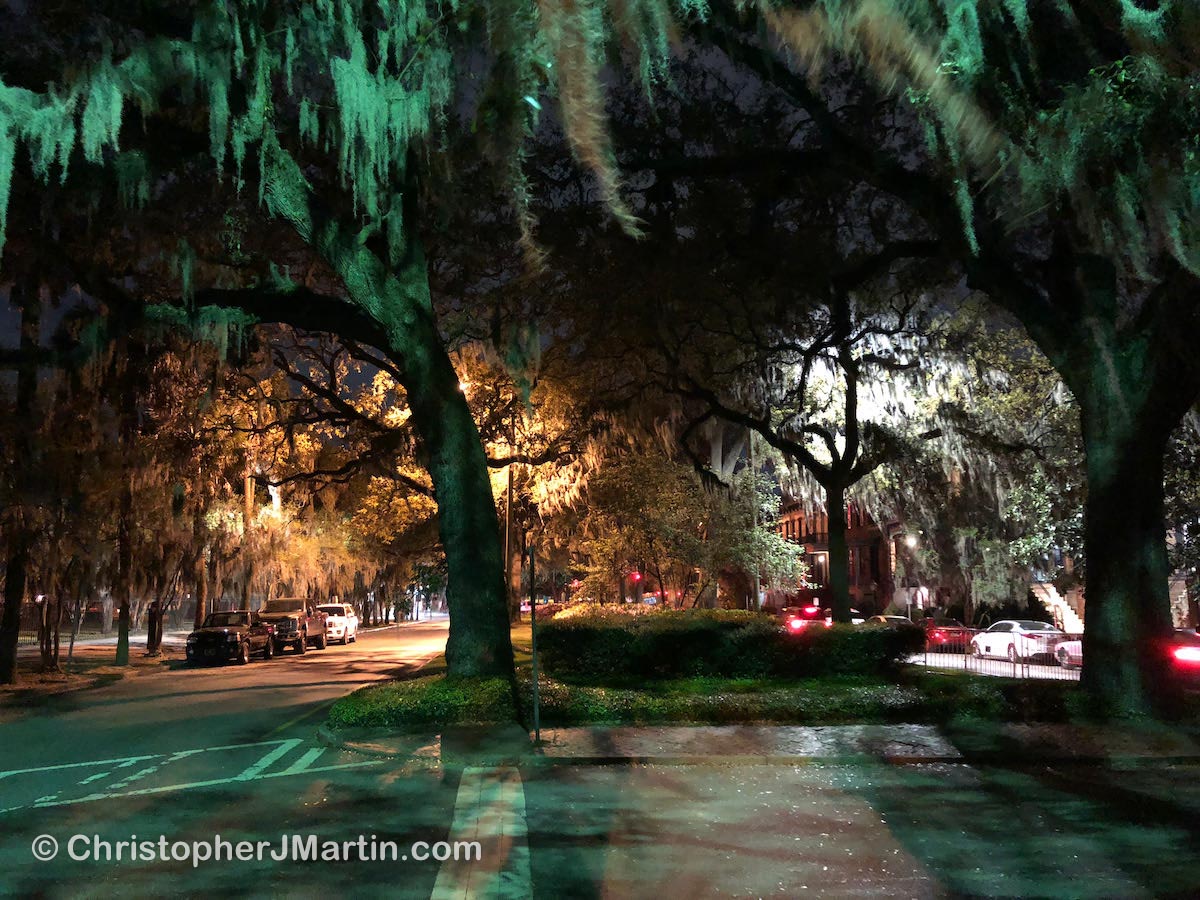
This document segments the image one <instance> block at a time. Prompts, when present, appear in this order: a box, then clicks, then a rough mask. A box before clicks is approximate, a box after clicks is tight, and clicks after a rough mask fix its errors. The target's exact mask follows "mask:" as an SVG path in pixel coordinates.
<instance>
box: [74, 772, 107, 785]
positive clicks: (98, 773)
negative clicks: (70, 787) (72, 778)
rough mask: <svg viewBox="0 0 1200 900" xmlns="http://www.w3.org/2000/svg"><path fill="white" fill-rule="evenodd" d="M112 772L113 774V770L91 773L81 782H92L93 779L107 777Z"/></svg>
mask: <svg viewBox="0 0 1200 900" xmlns="http://www.w3.org/2000/svg"><path fill="white" fill-rule="evenodd" d="M111 774H112V772H97V773H96V774H95V775H89V776H88V777H87V778H85V779H83V781H81V782H79V783H80V784H91V783H92V782H93V781H99V780H100V779H101V778H106V777H108V776H109V775H111Z"/></svg>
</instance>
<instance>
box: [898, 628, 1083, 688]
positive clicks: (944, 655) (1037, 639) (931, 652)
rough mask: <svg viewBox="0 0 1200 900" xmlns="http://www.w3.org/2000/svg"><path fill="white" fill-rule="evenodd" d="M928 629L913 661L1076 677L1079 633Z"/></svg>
mask: <svg viewBox="0 0 1200 900" xmlns="http://www.w3.org/2000/svg"><path fill="white" fill-rule="evenodd" d="M935 632H937V630H936V629H932V630H930V631H929V632H927V634H926V639H925V652H924V653H919V654H917V656H916V657H914V658H913V660H912V661H913V662H916V663H918V664H921V665H925V666H928V667H929V668H931V669H951V670H959V671H966V672H973V673H974V674H976V675H994V676H996V677H998V678H1043V679H1049V680H1056V681H1078V680H1079V669H1080V665H1081V664H1082V661H1083V649H1082V648H1083V643H1082V642H1083V635H1079V634H1047V635H1036V634H1035V635H1029V636H1025V637H1022V638H1019V639H1017V638H1015V637H1014V636H1013V635H1012V634H1004V633H999V634H994V635H991V636H989V637H982V636H983V635H985V632H983V631H979V630H977V629H973V628H953V629H942V630H941V631H940V632H937V633H936V634H935Z"/></svg>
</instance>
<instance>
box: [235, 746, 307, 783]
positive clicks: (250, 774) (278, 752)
mask: <svg viewBox="0 0 1200 900" xmlns="http://www.w3.org/2000/svg"><path fill="white" fill-rule="evenodd" d="M299 744H300V738H288V739H287V740H286V741H281V742H280V744H279V746H278V747H276V748H275V749H274V750H272V751H271V752H270V753H268V754H267V755H266V756H264V757H263V758H262V759H260V760H259V761H258V762H256V763H254V765H252V766H250V767H249V768H248V769H246V771H245V772H243V773H242V774H241V775H239V776H237V780H238V781H249V780H250V779H252V778H257V777H258V776H259V775H261V774H262V773H263V772H264V771H266V770H267V769H269V768H270V767H271V766H272V765H274V764H275V763H276V762H278V761H279V760H280V759H281V758H282V757H284V756H286V755H287V754H288V753H291V752H292V750H294V749H295V748H296V747H297V746H298V745H299Z"/></svg>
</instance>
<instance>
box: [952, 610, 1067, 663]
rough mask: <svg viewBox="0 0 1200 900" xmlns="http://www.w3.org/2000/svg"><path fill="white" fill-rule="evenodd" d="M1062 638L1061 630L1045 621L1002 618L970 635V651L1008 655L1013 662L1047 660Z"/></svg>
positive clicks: (1006, 656) (1053, 654)
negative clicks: (1041, 658)
mask: <svg viewBox="0 0 1200 900" xmlns="http://www.w3.org/2000/svg"><path fill="white" fill-rule="evenodd" d="M1065 639H1066V635H1065V634H1063V632H1061V631H1059V630H1058V629H1057V628H1055V627H1054V626H1053V625H1047V624H1046V623H1045V622H1031V621H1028V620H1025V619H1004V620H1002V621H1000V622H997V623H996V624H995V625H993V626H992V627H991V628H989V629H988V630H987V631H981V632H979V634H977V635H975V637H973V638H971V643H970V645H969V646H970V650H969V652H970V654H971V655H972V656H983V657H986V656H991V657H998V658H1000V659H1005V658H1007V659H1008V660H1010V661H1012V662H1020V661H1023V660H1033V659H1037V658H1039V657H1045V658H1046V659H1047V660H1050V659H1054V658H1055V648H1057V646H1058V645H1059V643H1061V642H1062V641H1063V640H1065Z"/></svg>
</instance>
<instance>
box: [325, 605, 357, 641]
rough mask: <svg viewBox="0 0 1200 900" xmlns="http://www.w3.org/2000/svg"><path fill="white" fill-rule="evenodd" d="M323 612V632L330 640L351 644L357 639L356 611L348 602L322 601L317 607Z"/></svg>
mask: <svg viewBox="0 0 1200 900" xmlns="http://www.w3.org/2000/svg"><path fill="white" fill-rule="evenodd" d="M317 609H319V610H320V611H321V612H323V613H325V615H326V616H327V618H326V619H325V633H326V636H327V637H328V639H329V640H331V641H341V642H342V643H343V644H352V643H354V642H355V641H357V640H358V613H356V612H355V611H354V607H353V606H351V605H350V604H349V603H322V604H321V605H320V606H318V607H317Z"/></svg>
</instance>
